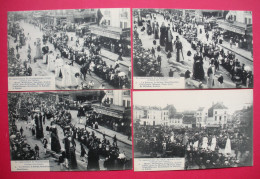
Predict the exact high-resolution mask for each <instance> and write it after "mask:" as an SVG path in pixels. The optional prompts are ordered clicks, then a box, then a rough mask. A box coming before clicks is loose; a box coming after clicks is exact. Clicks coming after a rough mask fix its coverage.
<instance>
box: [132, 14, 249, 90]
mask: <svg viewBox="0 0 260 179" xmlns="http://www.w3.org/2000/svg"><path fill="white" fill-rule="evenodd" d="M156 20H157V21H158V23H159V25H160V26H161V24H162V22H164V23H165V24H166V25H168V22H167V21H166V20H164V18H163V16H162V15H160V14H157V15H156ZM144 26H145V27H146V24H145V23H144ZM199 28H204V27H202V26H199ZM171 30H172V28H171ZM137 32H138V33H139V34H141V35H140V36H139V38H140V39H141V40H142V43H143V47H144V48H145V49H152V47H153V40H154V36H153V35H150V36H149V35H147V33H146V32H145V33H144V34H142V33H141V27H137ZM198 32H199V30H198ZM159 34H160V33H159ZM172 34H173V37H174V39H173V41H174V40H175V39H176V36H179V37H180V41H181V42H182V45H183V55H184V61H183V62H181V63H178V62H176V50H175V49H174V52H173V53H172V58H171V59H170V60H169V61H168V60H167V57H166V53H165V48H164V47H162V65H161V71H162V73H163V75H164V76H165V77H168V75H169V71H170V69H172V70H173V71H174V77H180V76H181V74H184V73H185V72H186V70H189V71H191V72H193V54H194V53H195V50H193V49H192V48H191V44H190V43H189V42H188V41H187V40H186V39H185V38H183V36H181V35H179V34H178V33H176V32H173V31H172ZM211 36H212V34H211V33H210V38H211ZM198 38H199V39H200V40H202V41H205V40H206V36H205V34H204V33H203V34H199V36H198ZM156 41H157V43H156V44H160V43H159V39H157V40H156ZM188 51H191V53H192V55H191V56H187V52H188ZM224 51H225V52H226V51H227V50H224ZM157 53H158V52H156V56H158V54H157ZM236 57H237V58H238V60H239V61H240V62H241V64H242V63H245V64H246V65H247V66H249V67H250V68H251V69H253V68H252V66H253V63H252V62H251V61H249V60H247V59H245V58H244V57H242V56H239V55H237V56H236ZM181 60H183V58H181ZM209 63H210V60H209V59H208V58H206V60H204V64H203V68H204V72H205V75H206V74H207V70H208V68H209ZM220 74H222V75H223V77H224V85H223V86H224V88H235V87H236V84H235V83H234V82H233V81H232V80H231V78H230V75H229V73H228V72H227V71H226V70H225V69H224V68H223V67H222V66H220V70H219V71H217V72H216V76H215V80H216V79H217V78H218V77H219V76H220ZM191 76H192V74H191ZM202 82H203V84H204V87H205V88H207V80H206V79H205V80H204V81H202ZM190 83H191V85H187V84H186V88H194V87H198V85H199V82H198V81H196V80H190ZM215 84H216V83H215ZM213 88H220V87H219V85H217V84H216V85H215V86H213Z"/></svg>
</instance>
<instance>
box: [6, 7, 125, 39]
mask: <svg viewBox="0 0 260 179" xmlns="http://www.w3.org/2000/svg"><path fill="white" fill-rule="evenodd" d="M20 19H26V20H28V21H30V20H33V21H36V22H39V23H41V24H45V25H47V26H59V25H61V26H64V25H65V26H73V27H74V26H75V24H76V25H77V28H80V27H82V28H86V27H87V28H88V29H89V31H90V32H91V33H92V34H95V35H98V36H102V37H105V38H109V39H111V40H124V39H125V40H129V42H130V9H127V8H117V9H115V8H106V9H66V10H44V11H18V12H9V13H8V20H9V21H16V20H20Z"/></svg>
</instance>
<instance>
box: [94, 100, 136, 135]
mask: <svg viewBox="0 0 260 179" xmlns="http://www.w3.org/2000/svg"><path fill="white" fill-rule="evenodd" d="M92 108H93V111H94V112H96V113H97V114H98V115H99V118H98V119H97V122H98V124H99V125H101V126H104V127H107V128H109V129H111V130H114V131H116V132H120V133H122V134H125V135H128V133H129V132H131V111H130V110H125V108H124V107H119V106H118V107H117V108H114V107H113V108H112V107H109V106H101V105H98V104H93V105H92Z"/></svg>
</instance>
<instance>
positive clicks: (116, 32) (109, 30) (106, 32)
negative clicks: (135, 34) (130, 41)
mask: <svg viewBox="0 0 260 179" xmlns="http://www.w3.org/2000/svg"><path fill="white" fill-rule="evenodd" d="M89 29H90V31H91V33H93V34H95V35H99V36H103V37H108V38H112V39H117V40H120V39H121V37H125V36H127V34H129V35H130V28H128V29H129V30H128V29H121V28H116V27H111V26H97V25H93V26H90V27H89Z"/></svg>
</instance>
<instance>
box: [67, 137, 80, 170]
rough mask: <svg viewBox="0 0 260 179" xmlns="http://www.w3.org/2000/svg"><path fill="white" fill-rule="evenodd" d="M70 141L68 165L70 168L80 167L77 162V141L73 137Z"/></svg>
mask: <svg viewBox="0 0 260 179" xmlns="http://www.w3.org/2000/svg"><path fill="white" fill-rule="evenodd" d="M68 141H69V148H68V149H69V150H68V155H67V157H68V166H69V168H70V169H76V168H77V167H78V164H77V159H76V154H75V151H76V143H75V141H74V140H73V139H72V137H69V138H68Z"/></svg>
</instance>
